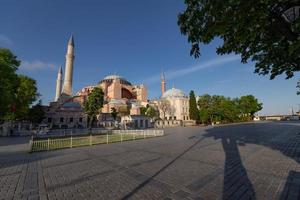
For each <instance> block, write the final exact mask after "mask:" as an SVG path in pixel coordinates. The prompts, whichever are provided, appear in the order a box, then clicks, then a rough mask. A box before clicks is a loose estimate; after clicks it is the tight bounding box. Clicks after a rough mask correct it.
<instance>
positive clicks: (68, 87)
mask: <svg viewBox="0 0 300 200" xmlns="http://www.w3.org/2000/svg"><path fill="white" fill-rule="evenodd" d="M73 62H74V39H73V34H72V35H71V37H70V39H69V42H68V49H67V54H66V65H65V78H64V86H63V90H62V93H63V94H64V95H67V96H72V81H73Z"/></svg>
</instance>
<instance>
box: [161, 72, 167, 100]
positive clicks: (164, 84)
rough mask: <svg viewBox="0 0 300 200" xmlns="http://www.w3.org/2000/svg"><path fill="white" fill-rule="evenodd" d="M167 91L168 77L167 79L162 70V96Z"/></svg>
mask: <svg viewBox="0 0 300 200" xmlns="http://www.w3.org/2000/svg"><path fill="white" fill-rule="evenodd" d="M165 91H166V79H165V74H164V73H163V72H162V73H161V96H162V95H164V93H165Z"/></svg>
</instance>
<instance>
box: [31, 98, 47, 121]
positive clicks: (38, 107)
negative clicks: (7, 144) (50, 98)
mask: <svg viewBox="0 0 300 200" xmlns="http://www.w3.org/2000/svg"><path fill="white" fill-rule="evenodd" d="M44 117H45V111H44V109H43V106H42V101H41V100H39V101H38V103H37V104H35V105H34V106H32V107H31V108H30V109H29V113H28V120H29V121H30V122H31V123H33V124H39V123H41V122H42V120H43V119H44Z"/></svg>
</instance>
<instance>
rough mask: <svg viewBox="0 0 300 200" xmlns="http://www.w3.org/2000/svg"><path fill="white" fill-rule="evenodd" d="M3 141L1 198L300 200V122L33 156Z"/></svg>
mask: <svg viewBox="0 0 300 200" xmlns="http://www.w3.org/2000/svg"><path fill="white" fill-rule="evenodd" d="M27 142H28V138H0V199H49V200H54V199H81V200H82V199H105V200H107V199H166V200H167V199H180V200H181V199H230V200H231V199H263V200H264V199H300V164H299V162H300V124H297V123H287V122H286V123H284V122H277V123H249V124H238V125H228V126H218V127H206V128H199V127H186V128H184V127H178V128H170V129H166V136H164V137H159V138H151V139H146V140H138V141H128V142H123V143H115V144H109V145H96V146H92V147H82V148H74V149H65V150H58V151H51V152H41V153H32V154H30V153H27V151H28V145H27Z"/></svg>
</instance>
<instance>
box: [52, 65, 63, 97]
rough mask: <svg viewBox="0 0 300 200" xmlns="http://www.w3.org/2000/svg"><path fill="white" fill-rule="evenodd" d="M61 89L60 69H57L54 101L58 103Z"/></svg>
mask: <svg viewBox="0 0 300 200" xmlns="http://www.w3.org/2000/svg"><path fill="white" fill-rule="evenodd" d="M61 88H62V67H60V68H59V70H58V73H57V79H56V92H55V99H54V101H58V99H59V97H60V95H61Z"/></svg>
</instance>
